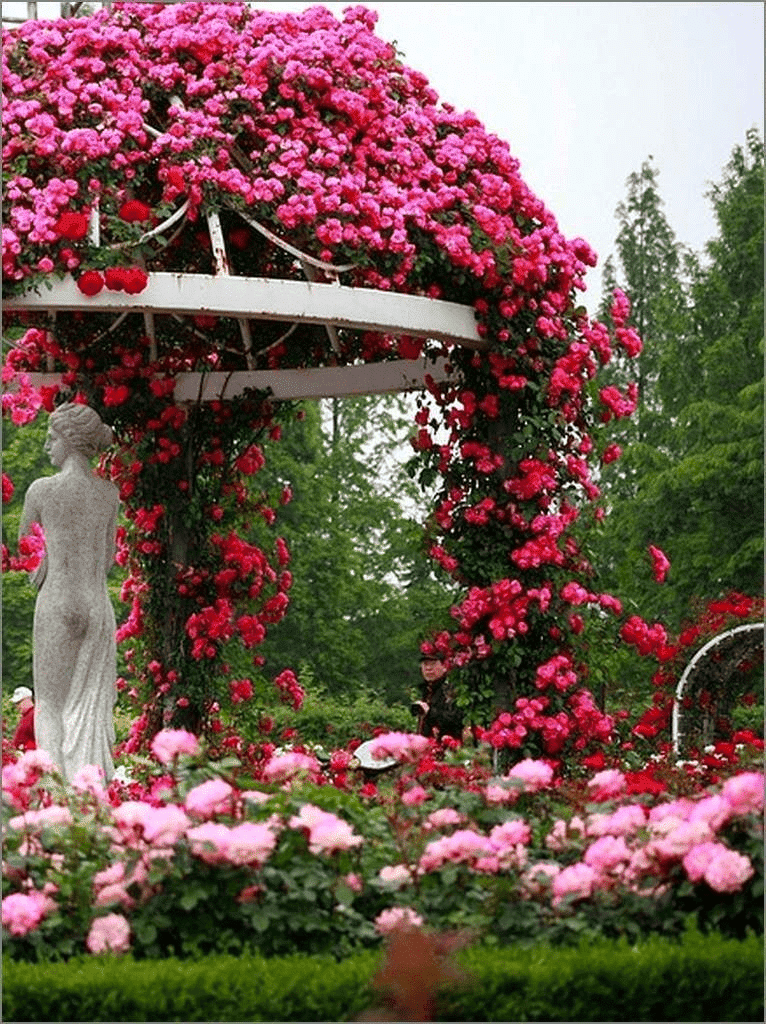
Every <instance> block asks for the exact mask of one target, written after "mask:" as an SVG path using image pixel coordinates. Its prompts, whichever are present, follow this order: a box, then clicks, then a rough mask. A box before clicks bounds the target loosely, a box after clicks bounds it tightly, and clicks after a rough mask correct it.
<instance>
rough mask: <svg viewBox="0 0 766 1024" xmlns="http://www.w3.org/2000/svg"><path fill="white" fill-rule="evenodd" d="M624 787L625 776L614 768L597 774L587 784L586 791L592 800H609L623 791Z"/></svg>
mask: <svg viewBox="0 0 766 1024" xmlns="http://www.w3.org/2000/svg"><path fill="white" fill-rule="evenodd" d="M625 786H626V782H625V776H624V775H623V774H622V772H619V771H617V769H616V768H607V770H606V771H603V772H597V773H596V774H595V775H594V776H593V778H592V779H591V780H590V781H589V782H588V789H589V790H590V795H591V796H592V798H593V799H594V800H610V799H611V798H612V797H614V796H619V795H620V793H622V792H624V791H625Z"/></svg>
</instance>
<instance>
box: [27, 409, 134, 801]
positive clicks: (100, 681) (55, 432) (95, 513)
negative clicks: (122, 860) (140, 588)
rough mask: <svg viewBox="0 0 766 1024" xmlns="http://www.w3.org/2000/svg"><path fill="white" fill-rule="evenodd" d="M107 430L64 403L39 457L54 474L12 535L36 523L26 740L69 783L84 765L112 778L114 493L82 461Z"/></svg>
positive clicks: (34, 489)
mask: <svg viewBox="0 0 766 1024" xmlns="http://www.w3.org/2000/svg"><path fill="white" fill-rule="evenodd" d="M111 442H112V430H111V427H108V426H107V425H106V424H105V423H103V422H102V421H101V418H100V417H99V415H98V413H97V412H96V411H95V410H94V409H91V408H90V407H89V406H87V405H78V404H74V403H67V404H65V405H61V406H59V408H57V409H56V410H55V411H54V412H53V413H52V414H51V417H50V424H49V428H48V437H47V439H46V442H45V451H46V452H47V453H48V455H49V457H50V460H51V462H52V463H53V465H54V466H58V467H59V470H60V472H58V473H56V474H55V475H54V476H49V477H42V478H40V479H39V480H35V481H34V483H32V484H31V485H30V487H29V489H28V491H27V493H26V496H25V498H24V511H23V514H22V519H21V525H20V531H19V532H20V534H21V535H23V534H25V533H27V532H28V531H29V529H30V526H31V524H32V523H39V524H40V526H42V528H43V531H44V534H45V543H46V555H45V558H44V560H43V562H42V563H41V565H40V567H39V568H38V569H37V570H36V571H35V573H34V574H33V575H32V581H33V583H34V584H35V585H36V586H37V587H38V588H39V590H38V594H37V601H36V604H35V616H34V628H33V641H34V653H33V659H32V674H33V680H34V691H35V737H36V740H37V746H38V748H39V749H41V750H45V751H46V752H47V753H48V754H49V755H50V756H51V758H52V759H53V760H54V761H55V762H56V764H57V765H58V767H59V768H60V769H61V772H62V775H63V776H64V778H65V779H67V780H68V781H71V779H72V778H73V777H74V775H75V774H76V773H77V772H78V771H79V770H80V769H81V768H83V767H84V766H85V765H96V766H98V767H100V768H102V769H103V771H104V774H105V776H106V779H107V781H109V780H110V779H111V778H112V776H113V775H114V765H113V763H112V745H113V744H114V717H113V711H114V702H115V699H116V696H117V690H116V675H117V671H116V645H115V619H114V611H113V609H112V605H111V602H110V600H109V594H108V591H107V586H106V577H107V573H108V572H109V570H110V569H111V567H112V565H113V563H114V555H115V536H116V530H117V511H118V507H119V497H118V492H117V488H116V487H115V486H114V484H112V483H110V482H109V481H107V480H102V479H101V478H100V477H98V476H96V475H95V474H94V473H93V470H92V468H91V463H90V460H91V459H92V458H93V457H94V456H95V455H96V454H98V453H99V452H100V451H103V449H104V448H106V447H108V446H109V444H111Z"/></svg>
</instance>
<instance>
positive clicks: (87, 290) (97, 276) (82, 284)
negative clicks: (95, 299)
mask: <svg viewBox="0 0 766 1024" xmlns="http://www.w3.org/2000/svg"><path fill="white" fill-rule="evenodd" d="M77 287H78V288H79V289H80V291H81V292H82V293H83V295H89V296H90V295H98V293H99V292H100V291H101V289H102V288H103V287H104V277H103V275H102V274H101V272H100V271H98V270H86V271H85V273H84V274H81V275H80V276H79V277H78V278H77Z"/></svg>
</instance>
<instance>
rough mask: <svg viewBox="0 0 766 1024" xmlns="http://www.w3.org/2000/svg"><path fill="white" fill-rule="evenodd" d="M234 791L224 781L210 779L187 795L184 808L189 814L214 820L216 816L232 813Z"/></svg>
mask: <svg viewBox="0 0 766 1024" xmlns="http://www.w3.org/2000/svg"><path fill="white" fill-rule="evenodd" d="M233 797H234V789H233V788H232V787H231V786H230V785H229V784H228V782H224V781H223V779H209V780H208V781H207V782H203V783H201V784H200V785H199V786H195V787H194V789H190V790H189V792H188V793H187V794H186V800H185V801H184V807H185V808H186V810H187V811H188V812H189V814H196V815H198V816H199V817H200V818H212V816H213V815H214V814H225V813H226V812H227V811H231V808H232V800H233Z"/></svg>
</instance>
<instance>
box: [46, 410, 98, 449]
mask: <svg viewBox="0 0 766 1024" xmlns="http://www.w3.org/2000/svg"><path fill="white" fill-rule="evenodd" d="M48 437H49V442H50V444H49V446H48V447H49V450H50V451H51V455H52V454H53V448H52V446H53V444H54V443H55V441H57V440H58V441H62V442H64V445H65V446H66V448H68V449H70V450H72V451H76V452H80V453H82V454H83V455H85V456H87V457H88V458H89V459H92V458H93V457H94V456H95V455H98V453H99V452H101V451H103V450H104V449H105V448H108V447H109V445H110V444H111V443H112V441H113V440H114V435H113V433H112V428H111V427H110V426H107V424H106V423H104V422H103V420H102V419H101V417H100V416H99V414H98V413H97V412H96V410H95V409H91V407H90V406H89V405H80V404H79V403H76V402H65V403H64V405H60V406H59V407H58V408H57V409H55V410H54V411H53V412H52V413H51V417H50V420H49V421H48Z"/></svg>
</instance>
